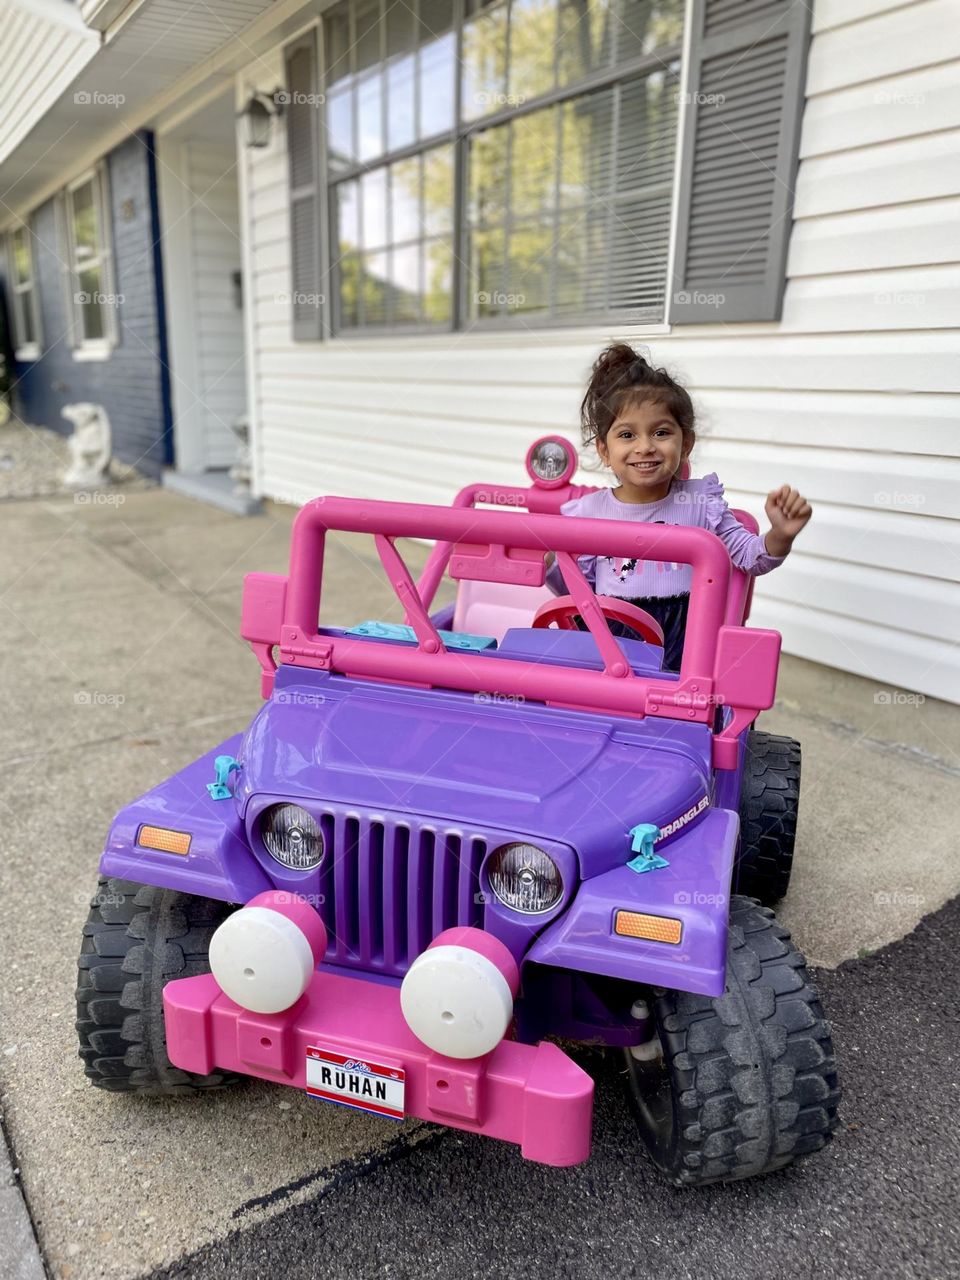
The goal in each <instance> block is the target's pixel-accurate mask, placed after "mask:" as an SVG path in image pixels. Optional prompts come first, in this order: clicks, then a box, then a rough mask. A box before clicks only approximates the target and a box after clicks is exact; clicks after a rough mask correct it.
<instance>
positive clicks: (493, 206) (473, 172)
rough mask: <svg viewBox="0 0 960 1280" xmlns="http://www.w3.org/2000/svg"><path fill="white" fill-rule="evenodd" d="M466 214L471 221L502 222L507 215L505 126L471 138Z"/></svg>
mask: <svg viewBox="0 0 960 1280" xmlns="http://www.w3.org/2000/svg"><path fill="white" fill-rule="evenodd" d="M469 165H470V174H469V181H468V202H469V207H468V214H467V216H468V217H469V219H470V221H471V222H477V223H483V222H503V221H504V220H505V218H506V216H507V206H506V197H507V126H505V125H501V126H500V127H499V128H496V129H489V130H487V131H485V132H484V133H478V134H475V135H474V136H473V137H472V138H471V139H470V153H469Z"/></svg>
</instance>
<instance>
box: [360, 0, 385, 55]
mask: <svg viewBox="0 0 960 1280" xmlns="http://www.w3.org/2000/svg"><path fill="white" fill-rule="evenodd" d="M355 30H356V36H355V39H356V46H355V48H354V55H355V57H356V59H357V68H356V69H357V70H358V71H365V70H366V69H367V67H373V66H376V64H377V63H378V62H379V61H380V0H367V3H363V4H358V5H357V8H356V28H355Z"/></svg>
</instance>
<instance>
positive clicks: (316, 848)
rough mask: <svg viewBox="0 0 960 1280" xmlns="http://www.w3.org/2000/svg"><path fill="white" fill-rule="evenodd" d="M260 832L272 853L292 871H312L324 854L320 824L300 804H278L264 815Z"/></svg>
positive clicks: (261, 818) (262, 815) (266, 810)
mask: <svg viewBox="0 0 960 1280" xmlns="http://www.w3.org/2000/svg"><path fill="white" fill-rule="evenodd" d="M260 835H261V836H262V837H263V843H264V844H265V845H266V846H267V850H268V851H269V853H270V855H271V856H272V857H274V858H276V860H277V861H278V862H280V863H282V864H283V866H285V867H289V868H290V869H291V870H292V871H309V870H311V868H313V867H315V866H317V865H318V863H319V862H320V859H321V858H322V857H323V835H322V833H321V831H320V827H319V826H318V824H317V823H316V822H315V821H314V819H313V818H312V817H311V816H310V814H309V813H307V811H306V809H301V808H300V806H299V805H298V804H274V805H271V806H270V808H269V809H265V810H264V811H263V813H262V814H261V815H260Z"/></svg>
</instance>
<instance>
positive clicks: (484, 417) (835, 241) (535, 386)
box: [242, 0, 960, 701]
mask: <svg viewBox="0 0 960 1280" xmlns="http://www.w3.org/2000/svg"><path fill="white" fill-rule="evenodd" d="M813 28H814V35H813V42H812V47H811V51H810V59H809V68H808V79H807V86H806V98H807V100H806V105H805V112H804V122H803V135H802V143H801V162H800V169H799V175H798V180H797V189H796V208H795V222H794V225H793V230H792V236H791V243H790V253H789V262H788V267H787V274H788V281H787V288H786V298H785V303H784V309H783V316H782V320H781V321H780V322H779V323H775V324H737V325H729V324H728V325H722V324H717V325H698V326H684V327H679V328H674V330H673V332H669V331H657V330H652V331H651V330H646V331H643V330H637V329H630V328H628V327H624V328H620V329H616V330H605V329H599V328H590V329H579V330H577V329H553V330H538V331H530V330H520V331H519V332H518V331H512V332H509V333H502V334H485V335H482V336H480V335H468V334H462V333H458V334H454V335H452V336H451V337H449V338H448V337H431V338H399V337H398V338H391V339H372V338H359V339H358V338H351V339H350V340H349V342H343V341H337V340H334V341H332V342H326V343H320V342H318V343H310V344H304V343H294V342H293V341H292V340H291V326H290V307H289V303H288V301H287V297H286V296H285V295H287V294H288V293H289V290H290V254H289V229H288V196H287V173H286V155H285V149H284V148H285V143H284V137H283V132H282V130H279V131H277V132H276V135H275V138H274V141H273V143H272V144H271V146H270V147H269V148H267V149H265V150H263V151H246V152H244V156H243V160H242V163H244V164H245V165H246V173H245V175H244V181H243V184H242V186H243V188H244V189H245V191H246V221H247V223H248V226H249V240H250V245H249V251H248V262H247V268H248V272H249V279H248V282H247V288H248V297H249V299H250V304H251V307H252V316H251V334H252V350H253V356H254V360H255V365H254V368H253V370H252V374H251V379H250V385H251V391H252V396H253V400H254V412H255V422H256V433H255V455H256V476H257V483H258V485H259V489H260V491H261V492H262V493H264V494H265V495H268V496H271V497H275V498H281V499H285V500H293V501H304V500H306V499H308V498H310V497H312V496H314V495H316V494H319V493H331V492H332V493H341V494H354V495H358V496H361V495H362V496H372V497H392V498H398V499H407V500H413V501H423V502H438V503H446V502H448V501H449V500H450V498H451V497H452V495H453V493H454V492H455V491H456V489H457V488H459V486H460V485H462V484H463V483H465V482H466V481H469V480H481V479H485V478H489V479H496V480H499V481H501V482H504V483H510V482H518V481H521V479H522V477H523V468H522V460H523V457H524V453H525V450H526V448H527V446H528V445H529V443H530V442H531V440H533V439H534V438H535V437H536V436H537V435H539V434H541V433H543V432H544V431H548V430H549V431H556V430H563V431H565V432H566V433H567V434H568V435H570V436H573V435H574V434H575V431H576V427H575V424H576V420H577V409H578V404H579V399H580V396H581V395H582V392H583V387H584V385H585V379H586V375H587V371H588V368H589V365H590V362H591V360H592V358H593V356H594V355H595V354H596V352H597V350H598V349H599V348H600V347H601V346H602V345H604V344H606V343H607V342H609V341H610V340H611V339H627V340H628V341H634V342H637V343H642V344H643V345H645V346H646V347H648V348H649V350H650V351H651V352H652V356H653V359H654V360H656V361H658V362H662V363H665V364H666V365H667V366H668V367H669V368H671V369H672V370H673V371H674V372H675V373H676V375H677V376H679V377H680V378H681V379H682V380H683V381H684V382H685V384H686V385H688V386H689V387H690V388H691V390H692V392H693V393H694V397H695V402H696V404H697V406H698V410H699V418H700V431H701V438H700V441H699V443H698V445H697V447H696V450H695V452H694V455H693V464H694V474H704V473H706V472H710V471H716V472H717V473H718V474H719V476H720V478H721V480H723V481H724V482H725V485H726V492H727V497H728V500H730V502H731V505H735V506H740V507H745V508H747V509H748V510H751V511H753V512H754V514H755V515H757V516H758V518H761V519H762V518H763V506H764V499H765V496H766V494H767V492H769V490H770V489H772V488H774V487H775V486H778V485H780V484H781V483H783V482H789V483H790V484H793V485H795V486H796V487H798V488H799V489H800V490H801V491H802V492H803V493H804V494H806V495H807V496H808V497H809V498H810V500H811V502H812V503H813V506H814V508H815V511H814V518H813V520H812V522H811V524H810V525H809V526H808V528H807V529H806V530H805V531H804V533H803V534H802V535H801V537H800V539H799V540H798V542H797V544H796V547H795V550H794V552H793V553H792V554H791V556H790V557H789V559H788V560H787V562H786V563H785V564H784V566H783V567H782V568H781V569H779V570H777V571H775V572H774V573H772V574H770V575H768V576H766V577H764V578H762V579H760V580H759V581H758V583H757V588H756V593H755V603H754V607H753V613H752V617H751V621H752V622H753V623H754V624H755V625H757V626H772V627H775V628H777V629H778V630H779V631H781V632H782V634H783V639H784V650H785V651H786V652H788V653H793V654H797V655H799V656H801V657H805V658H809V659H812V660H814V661H817V662H822V663H826V664H828V665H832V666H836V667H839V668H842V669H845V670H848V671H852V672H856V673H858V674H861V675H863V676H866V677H868V678H869V679H871V680H872V681H874V682H875V683H876V684H877V685H878V686H881V687H888V686H891V685H892V686H895V687H896V688H903V689H911V690H918V691H921V692H924V693H927V694H931V695H934V696H938V697H942V698H948V699H951V700H953V701H960V649H958V648H957V647H956V644H955V640H956V618H957V616H958V609H960V585H958V583H957V565H958V563H960V520H958V514H960V513H958V507H957V501H956V494H957V492H958V487H960V432H958V429H957V426H956V422H957V417H958V412H960V359H958V343H957V335H956V329H957V326H958V308H957V305H956V297H957V286H958V285H960V238H958V232H960V219H958V216H957V215H958V212H960V167H958V162H957V157H958V155H960V145H958V144H960V96H958V95H957V94H956V92H955V86H956V80H957V59H958V57H960V24H957V23H956V22H955V21H951V19H950V5H949V4H947V3H944V2H943V0H917V2H915V3H912V4H898V5H894V4H892V3H888V2H885V0H880V2H879V3H877V2H875V0H874V2H872V3H869V4H868V3H867V0H819V2H818V3H817V4H816V6H815V10H814V20H813ZM281 76H282V66H281V57H280V53H279V51H277V52H276V54H275V55H274V56H273V57H263V58H261V59H259V61H258V62H257V64H256V65H255V66H251V67H250V68H249V70H248V72H247V73H246V74H245V75H244V76H243V77H242V88H243V89H247V88H249V87H250V86H252V85H254V84H255V85H257V86H258V87H259V88H261V89H264V90H265V91H269V90H271V89H272V88H273V86H274V85H275V84H277V83H281ZM580 478H581V479H588V478H589V477H588V476H587V475H585V474H581V476H580ZM763 527H765V526H763Z"/></svg>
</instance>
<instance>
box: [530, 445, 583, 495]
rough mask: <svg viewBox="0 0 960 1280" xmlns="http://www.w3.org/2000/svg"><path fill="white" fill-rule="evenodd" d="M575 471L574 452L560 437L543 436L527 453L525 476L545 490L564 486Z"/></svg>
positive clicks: (575, 457)
mask: <svg viewBox="0 0 960 1280" xmlns="http://www.w3.org/2000/svg"><path fill="white" fill-rule="evenodd" d="M576 469H577V454H576V450H575V449H574V448H573V446H572V445H571V444H570V442H569V441H568V440H564V438H563V437H562V436H544V437H543V439H542V440H537V441H536V443H535V444H533V445H531V446H530V450H529V452H528V453H527V475H528V476H529V477H530V479H531V480H532V481H533V482H534V484H539V485H541V486H543V487H545V488H547V489H554V488H557V487H558V486H559V485H562V484H566V483H567V481H568V480H569V479H570V477H571V476H572V475H573V473H574V471H576Z"/></svg>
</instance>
